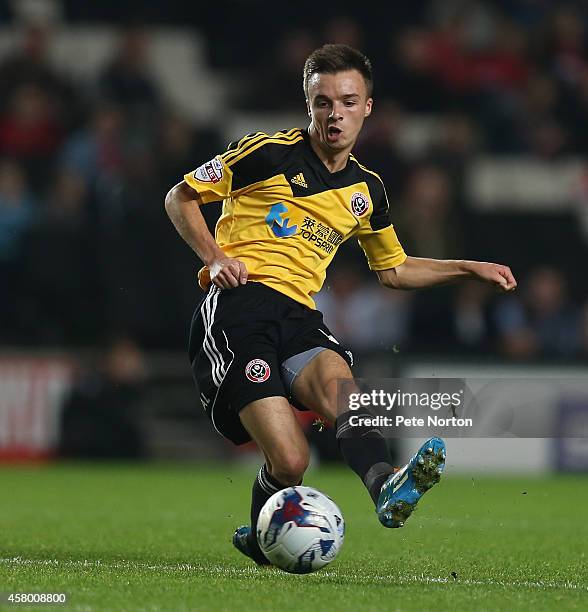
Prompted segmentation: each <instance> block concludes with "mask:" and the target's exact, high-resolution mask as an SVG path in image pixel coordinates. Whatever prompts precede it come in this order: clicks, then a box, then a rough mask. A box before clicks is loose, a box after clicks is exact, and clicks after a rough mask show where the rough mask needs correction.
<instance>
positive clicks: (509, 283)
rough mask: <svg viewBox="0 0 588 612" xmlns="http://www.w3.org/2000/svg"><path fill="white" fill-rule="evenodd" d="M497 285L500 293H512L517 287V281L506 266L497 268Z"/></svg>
mask: <svg viewBox="0 0 588 612" xmlns="http://www.w3.org/2000/svg"><path fill="white" fill-rule="evenodd" d="M497 272H498V278H497V283H498V285H499V287H500V288H501V289H502V291H505V292H506V291H513V290H514V289H515V288H516V286H517V281H516V280H515V277H514V275H513V273H512V272H511V270H510V268H509V267H508V266H499V267H498V270H497Z"/></svg>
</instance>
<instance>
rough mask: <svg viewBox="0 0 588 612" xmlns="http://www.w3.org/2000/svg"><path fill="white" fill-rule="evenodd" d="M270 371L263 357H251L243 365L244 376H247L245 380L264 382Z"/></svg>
mask: <svg viewBox="0 0 588 612" xmlns="http://www.w3.org/2000/svg"><path fill="white" fill-rule="evenodd" d="M271 373H272V371H271V368H270V367H269V364H268V363H267V361H264V360H263V359H252V360H251V361H250V362H249V363H248V364H247V365H246V366H245V376H247V380H250V381H251V382H254V383H262V382H265V381H266V380H267V379H268V378H269V377H270V374H271Z"/></svg>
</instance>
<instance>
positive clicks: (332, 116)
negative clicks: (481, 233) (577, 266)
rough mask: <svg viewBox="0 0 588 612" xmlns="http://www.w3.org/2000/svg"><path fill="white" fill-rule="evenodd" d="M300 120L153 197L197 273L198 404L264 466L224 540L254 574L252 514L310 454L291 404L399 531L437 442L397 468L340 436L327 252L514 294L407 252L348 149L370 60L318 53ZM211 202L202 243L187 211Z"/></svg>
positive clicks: (437, 453)
mask: <svg viewBox="0 0 588 612" xmlns="http://www.w3.org/2000/svg"><path fill="white" fill-rule="evenodd" d="M303 76H304V80H303V85H304V93H305V95H306V104H307V109H308V115H309V117H310V126H309V127H308V129H306V130H301V129H291V130H286V131H283V132H278V133H277V134H275V135H273V136H268V135H266V134H262V133H257V134H252V135H249V136H246V137H244V138H243V139H242V140H240V141H239V142H238V143H237V144H234V145H230V146H229V148H228V150H227V151H226V152H225V153H223V154H222V155H218V156H217V157H215V158H214V159H212V160H211V161H209V162H207V163H205V164H204V165H202V166H200V167H199V168H197V169H196V170H195V171H193V172H190V173H189V174H186V176H185V177H184V181H182V182H181V183H179V184H178V185H176V186H175V187H173V188H172V189H171V190H170V192H169V193H168V194H167V197H166V202H165V205H166V210H167V212H168V214H169V216H170V218H171V220H172V222H173V223H174V225H175V227H176V229H177V230H178V232H179V233H180V235H181V236H182V237H183V238H184V240H185V241H186V242H187V243H188V244H189V245H190V246H191V247H192V249H193V250H194V251H195V252H196V254H197V255H198V257H200V259H201V260H202V261H203V262H204V264H205V267H204V268H202V270H200V273H199V282H200V285H201V286H202V288H203V289H207V290H208V293H207V295H206V297H205V298H204V300H203V301H202V303H201V304H200V305H199V307H198V308H197V310H196V312H195V315H194V318H193V321H192V328H191V333H190V347H189V354H190V360H191V364H192V369H193V372H194V377H195V379H196V382H197V384H198V387H199V391H200V399H201V401H202V405H203V407H204V410H205V411H206V413H207V414H208V416H209V417H210V419H211V421H212V423H213V425H214V427H215V428H216V430H217V431H218V432H219V433H220V434H221V435H223V436H225V437H226V438H228V439H229V440H231V441H233V442H234V443H235V444H242V443H244V442H247V441H249V440H250V439H253V440H255V442H256V443H257V445H258V447H259V448H260V450H261V451H262V453H263V455H264V457H265V464H264V465H263V466H262V467H261V469H260V470H259V473H258V475H257V478H256V479H255V481H254V484H253V492H252V503H251V528H250V527H240V528H238V529H237V531H236V532H235V535H234V537H233V543H234V544H235V546H236V547H237V548H238V549H239V550H240V551H241V552H242V553H244V554H246V555H247V556H249V557H251V558H252V559H253V560H254V561H255V562H256V563H258V564H266V563H267V560H266V559H265V557H264V556H263V554H262V553H261V551H260V549H259V547H258V545H257V540H256V536H255V527H256V524H257V518H258V515H259V512H260V510H261V508H262V506H263V504H264V503H265V502H266V500H267V499H268V498H269V497H270V496H271V495H272V494H273V493H275V492H276V491H278V490H280V489H282V488H285V487H287V486H291V485H296V484H299V483H300V482H301V481H302V477H303V475H304V472H305V470H306V468H307V466H308V459H309V448H308V443H307V441H306V438H305V436H304V433H303V431H302V429H301V427H300V425H299V424H298V421H297V419H296V417H295V415H294V414H293V412H292V409H291V406H290V404H293V405H294V406H296V407H298V408H309V409H312V410H314V411H315V412H317V413H318V414H320V415H321V416H322V417H324V418H325V419H327V420H329V421H335V422H336V423H337V438H338V441H339V447H340V450H341V453H342V455H343V457H344V459H345V461H346V462H347V463H348V465H349V466H350V467H351V468H352V469H353V470H354V471H355V472H356V473H357V474H358V475H359V477H360V478H361V479H362V481H363V482H364V484H365V486H366V488H367V489H368V491H369V493H370V495H371V497H372V499H373V501H374V503H375V505H376V512H377V514H378V518H379V519H380V521H381V522H382V524H383V525H384V526H386V527H401V526H402V525H403V524H404V521H405V520H406V519H407V518H408V516H409V515H410V513H411V512H412V510H413V509H414V507H415V505H416V503H417V502H418V501H419V499H420V497H421V496H422V494H423V493H424V492H425V491H426V490H427V489H429V488H430V487H431V486H432V485H433V484H434V483H435V482H437V481H438V480H439V477H440V474H441V472H442V470H443V467H444V461H445V447H444V444H443V442H442V440H440V439H439V438H433V439H431V440H429V441H427V442H426V443H425V444H424V445H423V446H422V447H421V449H420V450H419V451H418V452H417V453H416V454H415V456H414V457H413V458H412V459H411V460H410V462H409V463H408V464H407V465H406V466H405V467H404V468H403V469H402V470H400V471H398V472H396V471H395V469H394V468H393V467H392V466H391V465H390V463H389V457H388V453H387V449H386V444H385V440H384V439H383V437H382V435H381V433H380V432H377V431H375V430H373V429H370V430H368V431H365V430H364V431H362V430H357V431H354V432H352V435H349V429H350V428H349V427H348V424H347V419H346V415H345V414H342V415H340V416H338V415H337V397H336V396H337V381H338V380H339V379H346V380H352V374H351V370H350V366H351V365H352V358H351V353H350V352H349V351H347V350H345V348H344V347H342V346H341V345H340V344H339V342H338V341H337V340H336V339H335V338H334V337H333V336H332V335H331V333H330V331H329V330H328V328H327V327H326V326H325V324H324V322H323V320H322V315H321V313H320V312H318V311H317V310H315V309H314V302H313V300H312V295H313V294H314V293H316V292H317V291H319V289H320V288H321V286H322V284H323V282H324V279H325V274H326V268H327V266H328V265H329V263H330V262H331V260H332V259H333V257H334V255H335V253H336V251H337V248H338V246H339V245H340V244H341V243H342V242H343V241H345V240H347V239H349V238H351V237H357V238H358V240H359V244H360V245H361V247H362V249H363V250H364V252H365V254H366V256H367V259H368V263H369V267H370V269H372V270H374V271H375V272H376V274H377V275H378V278H379V280H380V283H381V284H382V285H383V286H384V287H390V288H393V289H416V288H419V287H430V286H433V285H438V284H443V283H447V282H451V281H455V280H458V279H465V278H476V279H479V280H482V281H485V282H488V283H491V284H494V285H496V286H497V287H499V288H501V289H502V290H504V291H510V290H512V289H514V287H516V282H515V279H514V277H513V275H512V274H511V271H510V270H509V268H508V267H506V266H502V265H498V264H493V263H482V262H473V261H449V260H445V261H442V260H434V259H421V258H415V257H408V256H407V255H406V254H405V253H404V250H403V249H402V246H401V245H400V243H399V241H398V239H397V237H396V234H395V232H394V229H393V226H392V220H391V215H390V209H389V204H388V200H387V197H386V191H385V189H384V185H383V184H382V181H381V179H380V178H379V176H378V175H377V174H376V173H374V172H372V171H371V170H368V169H367V168H364V167H363V166H362V165H361V164H360V163H359V162H358V161H357V160H356V159H355V158H354V157H353V156H352V155H351V150H352V148H353V146H354V144H355V141H356V140H357V137H358V135H359V132H360V130H361V128H362V125H363V122H364V120H365V118H366V117H368V116H369V114H370V113H371V110H372V98H371V92H372V71H371V65H370V62H369V60H368V59H367V58H366V57H365V56H364V55H362V54H361V53H360V52H359V51H356V50H355V49H352V48H350V47H347V46H345V45H325V46H324V47H321V48H320V49H317V50H316V51H314V52H313V53H312V54H311V55H310V56H309V58H308V59H307V61H306V63H305V66H304V75H303ZM221 199H222V200H224V205H223V212H222V216H221V218H220V219H219V221H218V224H217V226H216V236H215V238H213V237H212V236H211V234H210V233H209V232H208V230H207V228H206V224H205V222H204V220H203V217H202V214H201V212H200V210H199V207H200V206H201V205H202V204H206V203H207V202H211V201H218V200H221Z"/></svg>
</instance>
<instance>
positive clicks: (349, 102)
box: [345, 100, 357, 106]
mask: <svg viewBox="0 0 588 612" xmlns="http://www.w3.org/2000/svg"><path fill="white" fill-rule="evenodd" d="M356 104H357V102H356V101H355V100H347V101H346V102H345V106H355V105H356Z"/></svg>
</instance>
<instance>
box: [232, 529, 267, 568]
mask: <svg viewBox="0 0 588 612" xmlns="http://www.w3.org/2000/svg"><path fill="white" fill-rule="evenodd" d="M250 532H251V527H249V525H242V526H241V527H237V529H235V533H234V534H233V546H234V547H235V548H236V549H237V550H238V551H239V552H240V553H243V554H244V555H245V556H246V557H249V558H250V559H253V561H255V563H257V565H271V564H270V562H269V561H268V560H267V559H266V558H265V556H264V554H263V553H262V552H261V551H260V550H253V549H252V547H251V544H250V543H249V533H250Z"/></svg>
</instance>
